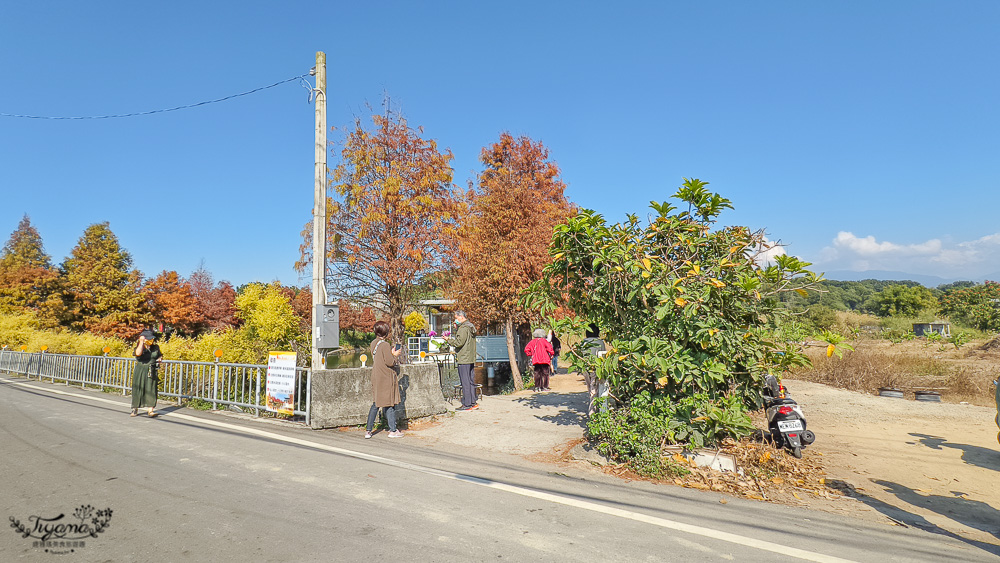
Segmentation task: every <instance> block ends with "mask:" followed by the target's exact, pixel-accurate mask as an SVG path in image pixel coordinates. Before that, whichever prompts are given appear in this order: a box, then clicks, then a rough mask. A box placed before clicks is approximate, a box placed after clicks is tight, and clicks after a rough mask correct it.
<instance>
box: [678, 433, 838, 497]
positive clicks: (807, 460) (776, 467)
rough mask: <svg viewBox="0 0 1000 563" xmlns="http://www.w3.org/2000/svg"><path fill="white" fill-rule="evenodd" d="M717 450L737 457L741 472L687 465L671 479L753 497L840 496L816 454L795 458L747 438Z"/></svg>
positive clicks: (702, 487) (680, 461) (808, 453)
mask: <svg viewBox="0 0 1000 563" xmlns="http://www.w3.org/2000/svg"><path fill="white" fill-rule="evenodd" d="M720 451H721V452H722V453H723V454H727V455H730V456H732V457H733V458H734V459H735V460H736V465H737V467H738V468H739V470H740V472H741V473H742V474H740V473H732V472H720V471H715V470H712V469H708V468H705V467H694V466H690V467H688V469H689V471H690V474H688V475H685V476H683V477H677V478H674V479H673V483H674V484H676V485H680V486H682V487H687V488H690V489H700V490H703V491H716V492H724V493H728V494H732V495H738V496H742V497H746V498H751V499H756V500H778V501H790V500H792V499H793V498H794V499H796V500H798V501H802V500H804V499H803V496H804V495H812V496H816V497H823V498H827V499H829V498H833V497H837V496H841V493H840V491H837V490H833V489H830V488H829V487H828V486H827V484H826V472H825V471H824V470H823V466H822V463H821V458H820V456H819V454H816V453H810V452H806V453H805V455H804V456H803V458H802V459H795V458H794V457H792V456H790V455H787V454H786V453H785V452H784V450H780V449H777V448H775V447H773V446H771V445H768V444H765V443H761V442H754V441H752V440H749V439H745V440H741V441H739V442H733V441H727V442H726V443H725V444H723V446H722V447H721V448H720ZM674 461H675V462H676V463H678V464H685V465H689V464H688V462H687V460H686V459H685V458H684V457H682V456H680V455H679V454H675V455H674ZM800 493H801V495H800Z"/></svg>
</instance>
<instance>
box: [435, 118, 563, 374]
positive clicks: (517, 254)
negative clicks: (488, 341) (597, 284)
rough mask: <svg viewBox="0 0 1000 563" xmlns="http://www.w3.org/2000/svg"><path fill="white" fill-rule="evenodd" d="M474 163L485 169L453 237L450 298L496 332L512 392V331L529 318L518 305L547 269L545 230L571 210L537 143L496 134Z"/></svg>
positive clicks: (552, 166)
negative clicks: (500, 334) (503, 337)
mask: <svg viewBox="0 0 1000 563" xmlns="http://www.w3.org/2000/svg"><path fill="white" fill-rule="evenodd" d="M480 160H481V162H482V163H483V164H484V165H485V169H484V170H483V172H482V173H481V174H480V175H479V179H478V184H477V186H476V189H475V190H474V191H473V193H472V194H471V209H470V212H469V214H468V216H467V217H466V219H465V220H464V222H463V225H462V228H461V229H460V230H459V241H460V250H459V253H458V258H457V259H456V261H455V266H456V270H455V277H454V278H453V285H452V293H453V294H454V295H455V296H456V298H457V300H458V304H459V305H460V306H461V307H463V308H464V309H466V310H467V311H468V313H469V315H471V316H472V317H473V318H475V319H478V320H479V321H480V322H483V321H486V322H499V323H502V324H503V325H504V329H505V331H506V333H507V352H508V354H509V356H510V362H511V370H512V371H513V375H514V384H515V386H516V387H517V388H520V387H521V377H520V373H519V370H518V368H517V351H516V350H515V348H514V332H515V331H514V328H515V325H516V324H518V323H521V322H525V321H527V320H529V318H530V317H531V311H525V310H523V309H522V308H521V307H520V305H519V304H518V300H519V298H520V295H521V292H522V291H524V290H525V289H527V287H528V286H529V285H531V283H533V282H534V281H536V280H539V279H541V276H542V269H543V268H544V267H545V266H546V265H548V264H549V263H550V262H551V259H550V257H549V255H548V248H549V243H550V241H551V240H552V233H553V229H554V228H555V226H556V225H558V224H559V223H562V222H563V221H565V220H566V219H567V218H568V217H570V216H572V215H573V214H574V213H575V212H576V210H575V207H574V206H573V205H572V204H571V203H570V202H569V201H568V200H567V199H566V196H565V190H566V184H565V183H563V181H562V180H561V179H560V178H559V167H558V165H557V164H556V163H555V162H554V161H552V160H550V159H549V151H548V149H547V148H545V146H544V145H543V144H542V143H541V142H540V141H539V142H535V141H532V140H531V139H530V138H529V137H527V136H521V137H518V138H514V137H513V136H512V135H511V134H510V133H507V132H504V133H502V134H501V135H500V140H499V141H497V142H496V143H494V144H492V145H490V146H488V147H485V148H484V149H483V151H482V154H481V156H480Z"/></svg>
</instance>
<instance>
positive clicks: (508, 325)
mask: <svg viewBox="0 0 1000 563" xmlns="http://www.w3.org/2000/svg"><path fill="white" fill-rule="evenodd" d="M503 328H504V332H506V333H507V359H509V360H510V377H511V379H513V380H514V389H516V390H517V391H520V390H521V389H524V381H523V380H522V379H521V370H520V368H518V367H517V350H515V349H514V319H511V318H509V317H508V318H507V320H505V321H504V323H503Z"/></svg>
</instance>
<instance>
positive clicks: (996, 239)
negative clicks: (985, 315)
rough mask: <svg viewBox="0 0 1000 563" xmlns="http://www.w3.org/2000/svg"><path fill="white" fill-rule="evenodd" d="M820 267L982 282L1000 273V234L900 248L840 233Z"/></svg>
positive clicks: (825, 253) (819, 262)
mask: <svg viewBox="0 0 1000 563" xmlns="http://www.w3.org/2000/svg"><path fill="white" fill-rule="evenodd" d="M817 266H821V267H823V268H825V269H827V270H853V271H866V270H889V271H900V272H907V273H911V274H929V275H936V276H941V277H946V278H954V277H968V278H978V277H982V276H984V275H990V274H993V273H995V272H996V271H997V270H1000V233H996V234H992V235H987V236H984V237H981V238H979V239H976V240H972V241H967V242H959V243H953V244H948V243H945V242H942V240H941V239H939V238H932V239H928V240H926V241H924V242H918V243H911V244H900V243H895V242H892V241H888V240H882V241H880V240H878V239H876V238H875V237H874V236H871V235H869V236H865V237H859V236H856V235H855V234H854V233H851V232H848V231H840V232H839V233H837V236H836V237H834V238H833V240H832V241H831V245H830V246H827V247H826V248H823V250H822V251H820V257H819V260H817Z"/></svg>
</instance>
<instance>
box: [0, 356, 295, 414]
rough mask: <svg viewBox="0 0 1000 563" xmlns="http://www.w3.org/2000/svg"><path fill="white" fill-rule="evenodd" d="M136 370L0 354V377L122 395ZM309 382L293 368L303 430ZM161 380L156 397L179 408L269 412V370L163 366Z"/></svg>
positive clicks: (116, 363)
mask: <svg viewBox="0 0 1000 563" xmlns="http://www.w3.org/2000/svg"><path fill="white" fill-rule="evenodd" d="M134 368H135V359H132V358H112V357H108V356H77V355H71V354H49V353H47V352H21V351H17V350H7V349H3V350H0V372H6V373H8V374H16V375H21V376H24V377H27V378H29V379H32V378H33V379H39V380H47V381H51V382H52V383H56V382H64V383H65V384H66V385H71V384H78V385H80V386H81V387H84V388H86V387H92V388H99V389H102V390H104V391H120V392H121V394H122V395H128V394H129V393H130V392H131V390H132V372H133V370H134ZM309 378H310V371H309V369H308V368H296V370H295V397H294V404H295V409H294V414H295V415H298V416H303V417H305V422H306V424H308V423H309V405H310V385H309ZM159 379H160V381H159V384H158V392H159V394H160V395H163V396H166V397H174V398H176V399H177V401H178V403H181V402H183V401H185V400H188V401H190V400H195V399H198V400H201V401H205V402H208V403H211V404H212V408H213V409H217V408H219V406H220V405H223V406H233V407H239V408H241V409H243V410H247V411H253V413H254V414H255V415H256V416H261V415H262V413H266V412H267V409H266V406H265V404H266V403H265V400H266V397H265V394H266V385H267V366H264V365H252V364H229V363H224V362H182V361H172V360H164V361H163V362H162V363H161V364H160V369H159Z"/></svg>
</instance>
